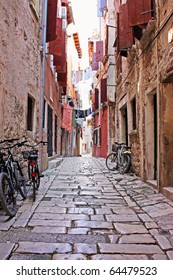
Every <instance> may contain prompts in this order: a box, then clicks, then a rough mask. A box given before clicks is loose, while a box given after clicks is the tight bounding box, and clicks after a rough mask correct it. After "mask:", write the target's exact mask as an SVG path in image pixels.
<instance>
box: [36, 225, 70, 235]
mask: <svg viewBox="0 0 173 280" xmlns="http://www.w3.org/2000/svg"><path fill="white" fill-rule="evenodd" d="M32 232H33V233H54V234H58V233H66V232H67V228H66V227H53V226H52V227H51V226H50V227H44V226H35V227H34V228H33V230H32Z"/></svg>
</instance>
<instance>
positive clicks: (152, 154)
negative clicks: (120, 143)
mask: <svg viewBox="0 0 173 280" xmlns="http://www.w3.org/2000/svg"><path fill="white" fill-rule="evenodd" d="M146 105H147V106H146V108H147V109H146V127H145V139H146V173H147V179H148V180H157V162H158V152H157V150H158V149H157V148H158V144H157V143H158V132H157V131H158V118H157V93H156V90H154V91H153V92H152V93H151V94H149V95H148V97H147V104H146Z"/></svg>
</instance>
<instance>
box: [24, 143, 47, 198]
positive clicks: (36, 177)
mask: <svg viewBox="0 0 173 280" xmlns="http://www.w3.org/2000/svg"><path fill="white" fill-rule="evenodd" d="M39 144H43V145H45V144H47V142H44V141H40V142H39V143H37V144H35V145H29V144H24V145H25V146H27V147H30V148H32V150H29V151H23V152H22V154H23V158H24V159H27V161H28V177H29V180H30V185H31V186H32V192H33V193H32V194H33V201H35V199H36V190H38V188H39V186H40V178H41V177H44V175H40V171H39V167H38V150H35V147H36V146H38V145H39Z"/></svg>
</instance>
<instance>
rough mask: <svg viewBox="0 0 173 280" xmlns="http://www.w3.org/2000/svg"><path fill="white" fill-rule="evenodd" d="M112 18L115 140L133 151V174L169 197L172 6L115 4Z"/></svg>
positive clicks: (172, 140)
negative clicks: (113, 33)
mask: <svg viewBox="0 0 173 280" xmlns="http://www.w3.org/2000/svg"><path fill="white" fill-rule="evenodd" d="M120 2H121V3H120ZM141 3H143V6H142V5H140V4H141ZM141 6H142V7H143V8H142V9H143V10H141ZM115 17H116V22H117V40H116V44H115V51H116V71H117V88H116V111H115V112H116V118H115V123H116V126H115V127H116V137H115V140H117V141H120V142H126V143H127V144H128V145H130V146H131V147H132V156H133V170H134V172H135V173H136V174H137V175H139V176H140V177H141V178H142V179H143V180H144V181H148V182H149V183H151V184H152V185H153V186H154V187H155V188H157V189H158V190H159V191H162V192H164V193H165V194H168V195H169V196H170V197H172V196H173V191H172V190H173V171H172V170H173V151H172V144H173V130H172V121H173V115H172V110H173V94H172V92H173V66H172V65H173V2H172V1H171V0H165V1H163V0H158V1H148V0H147V1H143V0H141V1H137V0H131V1H129V0H127V1H126V0H124V1H118V0H115Z"/></svg>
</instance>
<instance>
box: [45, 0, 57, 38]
mask: <svg viewBox="0 0 173 280" xmlns="http://www.w3.org/2000/svg"><path fill="white" fill-rule="evenodd" d="M57 2H58V1H57V0H48V5H47V30H46V42H50V41H53V40H55V39H56V17H57Z"/></svg>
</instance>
